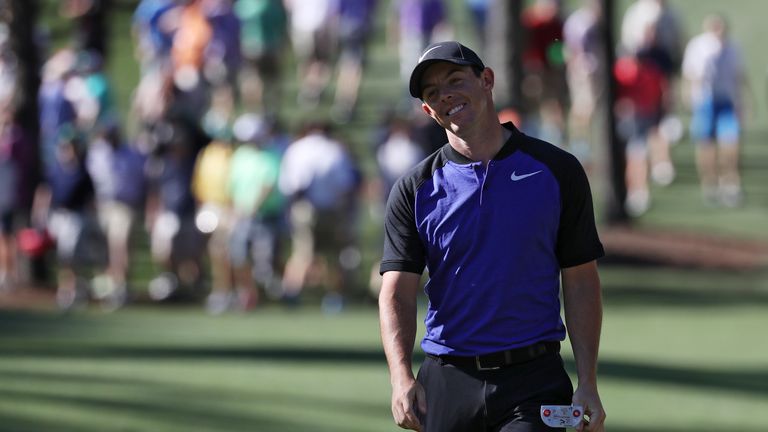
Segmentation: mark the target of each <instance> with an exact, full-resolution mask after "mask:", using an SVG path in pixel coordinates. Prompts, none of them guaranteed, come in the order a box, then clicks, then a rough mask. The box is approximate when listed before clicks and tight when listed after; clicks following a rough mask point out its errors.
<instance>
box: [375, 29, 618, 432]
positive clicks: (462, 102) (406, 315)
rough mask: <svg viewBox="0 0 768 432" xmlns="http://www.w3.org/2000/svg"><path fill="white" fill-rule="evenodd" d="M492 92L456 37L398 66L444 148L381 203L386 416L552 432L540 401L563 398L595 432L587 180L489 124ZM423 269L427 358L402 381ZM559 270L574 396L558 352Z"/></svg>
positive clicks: (427, 423) (428, 426)
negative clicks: (407, 74) (406, 66)
mask: <svg viewBox="0 0 768 432" xmlns="http://www.w3.org/2000/svg"><path fill="white" fill-rule="evenodd" d="M493 86H494V73H493V71H492V70H491V69H489V68H486V67H485V66H484V64H483V62H482V60H480V58H478V56H477V54H475V53H474V52H473V51H472V50H470V49H469V48H467V47H465V46H463V45H461V44H459V43H458V42H439V43H436V44H432V45H430V46H428V47H427V48H426V49H425V50H424V52H423V54H422V55H421V57H420V58H419V61H418V64H417V65H416V67H415V68H414V70H413V73H412V74H411V79H410V93H411V95H412V96H413V97H415V98H418V99H421V101H422V109H423V110H424V112H425V113H426V114H427V115H429V116H430V117H432V118H433V119H434V120H435V121H436V122H437V123H438V124H439V125H440V126H442V127H443V128H444V129H445V130H446V134H447V136H448V143H447V144H446V145H444V146H443V147H442V148H441V149H439V150H438V151H436V152H435V153H433V154H432V155H430V156H429V157H427V158H426V159H425V160H424V161H423V162H422V163H420V164H419V165H418V166H416V167H415V168H414V169H413V170H411V171H410V172H409V173H407V174H405V175H404V176H403V177H402V178H400V180H398V182H397V184H396V185H395V186H394V188H393V189H392V192H391V194H390V198H389V202H388V204H387V213H386V219H385V243H384V254H383V259H382V263H381V269H380V271H381V273H382V274H383V282H382V288H381V294H380V297H379V307H380V319H381V334H382V341H383V345H384V351H385V353H386V356H387V362H388V364H389V370H390V375H391V383H392V413H393V416H394V418H395V422H396V423H397V424H398V425H399V426H400V427H403V428H406V429H413V430H417V431H429V432H437V431H439V432H447V431H504V432H510V431H548V430H557V429H552V428H550V427H548V426H547V425H545V424H544V422H543V421H542V419H541V418H540V409H541V408H542V406H543V405H569V404H574V405H580V406H582V407H583V409H584V412H585V414H587V417H589V422H588V423H587V422H583V423H580V424H579V425H578V427H577V430H578V431H580V432H581V431H603V422H604V419H605V413H604V411H603V407H602V403H601V402H600V396H599V395H598V390H597V376H596V375H597V372H596V369H597V353H598V346H599V339H600V329H601V321H602V303H601V294H600V279H599V276H598V272H597V265H596V259H597V258H599V257H601V256H602V255H603V247H602V245H601V243H600V240H599V238H598V236H597V230H596V227H595V221H594V214H593V210H592V198H591V192H590V189H589V184H588V181H587V178H586V175H585V173H584V170H583V169H582V167H581V165H580V164H579V163H578V161H577V160H576V159H575V158H574V157H573V156H572V155H570V154H569V153H566V152H565V151H563V150H560V149H558V148H556V147H555V146H553V145H551V144H549V143H546V142H544V141H540V140H537V139H535V138H532V137H528V136H526V135H525V134H523V133H522V132H520V131H518V130H517V129H516V128H515V127H514V126H513V125H512V124H511V123H507V124H500V123H499V120H498V116H497V114H496V111H495V109H494V103H493V97H492V90H493ZM425 267H427V268H428V271H429V281H428V282H427V283H426V285H425V287H424V290H425V292H426V294H427V297H428V299H429V306H428V310H427V314H426V318H425V325H426V333H425V336H424V339H423V340H422V343H421V347H422V349H423V350H424V351H425V353H426V354H427V357H426V359H425V361H424V363H423V364H422V366H421V369H420V370H419V374H418V377H417V378H415V377H414V375H413V372H412V370H411V362H412V351H413V343H414V339H415V336H416V305H417V302H416V300H417V294H418V290H419V287H420V279H421V274H422V272H423V270H424V268H425ZM561 278H562V285H563V299H564V309H565V319H566V322H567V324H568V335H569V336H570V340H571V345H572V347H573V354H574V358H575V360H576V370H577V375H578V387H577V388H576V391H575V392H574V390H573V386H572V384H571V381H570V378H569V377H568V375H567V373H566V372H565V369H564V367H563V361H562V359H561V357H560V355H559V350H560V341H562V340H564V339H565V336H566V327H565V325H564V323H563V321H562V320H561V318H560V297H559V294H560V281H561ZM560 430H564V429H560Z"/></svg>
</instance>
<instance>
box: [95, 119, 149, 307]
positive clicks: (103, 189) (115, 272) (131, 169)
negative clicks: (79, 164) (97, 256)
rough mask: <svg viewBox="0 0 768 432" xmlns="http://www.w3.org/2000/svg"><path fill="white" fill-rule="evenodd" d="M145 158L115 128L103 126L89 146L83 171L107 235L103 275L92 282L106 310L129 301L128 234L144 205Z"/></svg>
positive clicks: (129, 248)
mask: <svg viewBox="0 0 768 432" xmlns="http://www.w3.org/2000/svg"><path fill="white" fill-rule="evenodd" d="M145 163H146V158H145V157H144V156H143V155H142V154H141V153H139V152H138V151H137V150H136V149H134V148H132V147H131V146H129V145H128V144H126V143H125V142H124V141H123V139H122V137H121V136H120V131H119V128H118V127H117V126H116V125H108V126H104V127H102V128H101V129H100V130H99V131H98V133H97V135H96V137H95V139H94V140H93V141H92V142H91V143H90V144H89V147H88V153H87V156H86V168H87V169H88V173H89V175H90V177H91V179H92V180H93V184H94V189H95V193H96V211H97V215H98V220H99V226H100V227H101V230H102V231H103V233H104V235H105V236H106V241H107V249H108V252H109V253H108V256H109V263H108V266H107V271H106V274H103V275H98V276H97V277H95V278H94V280H93V285H92V287H91V288H92V291H93V294H94V297H96V298H97V299H99V300H101V301H102V302H103V305H104V306H105V307H106V308H107V309H116V308H119V307H121V306H122V305H123V304H125V302H126V301H127V300H128V296H129V287H128V277H129V272H130V263H131V260H130V257H131V242H130V237H131V231H132V229H133V226H134V223H135V221H136V218H137V217H138V212H139V211H140V210H141V209H142V207H143V205H144V199H145V194H146V179H145V173H144V167H145Z"/></svg>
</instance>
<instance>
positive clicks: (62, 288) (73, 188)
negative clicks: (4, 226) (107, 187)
mask: <svg viewBox="0 0 768 432" xmlns="http://www.w3.org/2000/svg"><path fill="white" fill-rule="evenodd" d="M55 150H56V154H55V156H56V158H55V160H54V161H53V163H52V164H51V165H50V166H48V167H47V168H46V170H45V181H44V182H43V183H41V184H40V186H39V187H38V189H37V192H36V194H35V203H34V206H33V215H32V216H33V221H34V222H33V225H34V226H47V227H48V231H49V232H50V234H51V236H52V237H53V239H54V240H55V241H56V252H57V253H56V258H57V262H58V275H57V283H58V287H57V290H56V302H57V304H58V306H59V307H60V308H62V309H69V308H72V307H75V306H79V305H83V304H85V303H86V302H87V300H88V285H87V282H86V279H85V277H86V273H85V271H86V270H87V268H88V266H89V265H94V264H103V263H102V262H96V261H97V260H99V259H101V260H103V258H104V257H105V255H106V254H105V251H103V250H100V249H99V248H98V247H97V246H98V244H96V243H95V242H94V241H93V240H94V239H95V238H96V236H95V234H96V231H98V228H97V227H98V224H96V223H94V221H95V218H94V214H93V204H94V190H93V183H92V181H91V177H90V175H88V171H87V170H86V167H85V144H84V143H83V141H82V139H81V138H80V137H78V136H77V133H76V131H75V129H74V128H62V129H61V132H60V135H59V139H58V142H57V144H56V148H55ZM45 221H47V222H45Z"/></svg>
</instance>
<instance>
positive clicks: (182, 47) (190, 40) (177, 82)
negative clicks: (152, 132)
mask: <svg viewBox="0 0 768 432" xmlns="http://www.w3.org/2000/svg"><path fill="white" fill-rule="evenodd" d="M183 3H184V5H183V6H182V8H181V11H180V12H179V20H178V27H177V29H176V33H175V34H174V36H173V46H172V47H171V60H172V62H173V83H174V89H175V95H174V101H175V104H174V105H173V107H174V108H175V110H176V111H177V113H176V114H177V115H179V116H182V117H186V118H188V119H189V121H200V120H201V119H202V117H203V115H204V114H205V113H206V112H207V111H208V107H209V105H210V89H209V88H208V83H207V81H206V80H205V76H204V75H203V68H204V66H205V60H206V58H205V50H206V49H207V47H208V46H209V44H210V42H211V40H212V38H213V28H212V26H211V23H210V22H209V21H208V17H207V16H206V15H205V13H204V12H205V11H204V9H203V0H187V1H185V2H183Z"/></svg>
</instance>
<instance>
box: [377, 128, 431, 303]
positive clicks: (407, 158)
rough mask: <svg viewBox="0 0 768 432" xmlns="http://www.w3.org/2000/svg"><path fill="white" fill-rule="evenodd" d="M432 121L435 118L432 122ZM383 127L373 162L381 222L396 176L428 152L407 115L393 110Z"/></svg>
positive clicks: (378, 219) (378, 278) (378, 279)
mask: <svg viewBox="0 0 768 432" xmlns="http://www.w3.org/2000/svg"><path fill="white" fill-rule="evenodd" d="M432 123H434V122H432ZM384 128H385V130H384V131H383V133H382V137H381V138H379V139H378V142H377V143H376V148H375V150H374V152H375V155H376V166H377V167H378V172H379V182H380V184H379V186H380V187H379V188H378V189H379V190H378V191H377V195H378V198H379V199H378V202H377V203H374V207H373V208H374V214H373V216H374V218H376V219H377V222H378V223H380V224H381V223H383V219H382V217H381V215H383V214H384V208H385V207H386V204H387V198H388V197H389V192H390V190H392V186H394V184H395V182H396V181H397V179H399V178H400V177H401V176H402V175H404V174H405V173H406V172H407V171H408V170H410V169H411V168H413V167H414V166H416V164H418V163H419V162H420V161H421V160H422V159H424V157H426V156H427V154H426V153H425V151H424V146H423V145H422V144H420V143H419V142H417V141H416V139H415V134H414V129H413V127H412V124H411V122H410V121H409V119H408V118H406V117H403V116H400V115H397V114H392V115H391V116H390V117H389V118H387V119H386V123H385V125H384ZM379 264H380V263H379V262H378V261H377V262H376V263H374V264H373V267H372V268H371V276H370V281H369V288H370V290H371V294H372V295H373V296H374V297H378V294H379V289H380V288H381V275H380V274H379Z"/></svg>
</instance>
